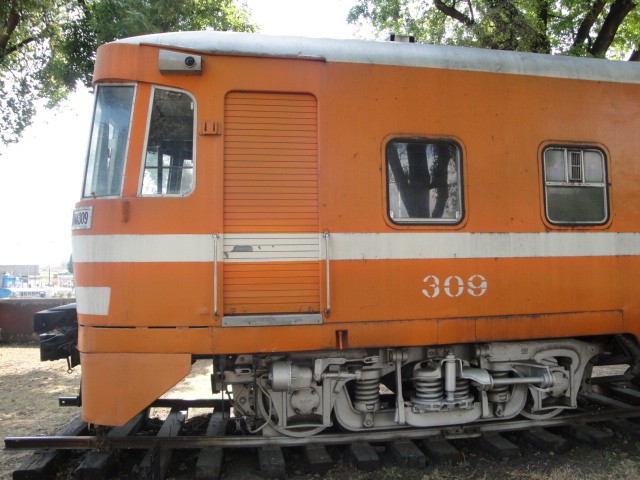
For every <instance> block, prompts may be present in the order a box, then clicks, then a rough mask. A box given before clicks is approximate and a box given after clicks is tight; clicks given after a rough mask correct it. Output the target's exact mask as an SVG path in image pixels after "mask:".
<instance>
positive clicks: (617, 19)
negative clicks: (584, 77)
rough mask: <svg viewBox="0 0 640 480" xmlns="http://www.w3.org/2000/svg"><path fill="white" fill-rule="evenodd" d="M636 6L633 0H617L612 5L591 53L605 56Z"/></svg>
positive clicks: (596, 55)
mask: <svg viewBox="0 0 640 480" xmlns="http://www.w3.org/2000/svg"><path fill="white" fill-rule="evenodd" d="M634 8H636V4H635V3H634V2H633V0H615V1H614V2H613V4H612V5H611V9H610V10H609V14H608V15H607V18H605V19H604V23H603V24H602V28H601V29H600V33H598V36H597V37H596V40H595V42H593V45H592V46H591V49H590V50H589V53H591V55H593V56H594V57H604V55H605V53H607V50H609V47H610V46H611V43H612V42H613V39H614V37H615V36H616V32H617V31H618V28H619V27H620V24H621V23H622V22H623V20H624V19H625V17H626V16H627V15H629V12H630V11H631V10H633V9H634Z"/></svg>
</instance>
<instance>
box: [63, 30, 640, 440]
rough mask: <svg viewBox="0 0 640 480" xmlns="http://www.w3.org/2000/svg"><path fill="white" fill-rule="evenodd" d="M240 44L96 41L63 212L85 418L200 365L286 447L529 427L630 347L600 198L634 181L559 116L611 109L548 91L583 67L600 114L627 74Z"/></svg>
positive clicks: (623, 227) (204, 38)
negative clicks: (78, 189)
mask: <svg viewBox="0 0 640 480" xmlns="http://www.w3.org/2000/svg"><path fill="white" fill-rule="evenodd" d="M252 38H253V37H250V36H247V37H244V36H230V37H228V38H227V37H225V36H223V35H221V34H217V33H211V40H210V39H209V34H208V33H205V34H194V35H193V36H191V37H190V36H189V35H188V34H185V36H184V37H182V36H177V37H173V36H154V37H153V39H152V40H153V41H148V40H149V39H143V40H135V39H133V40H131V41H124V42H122V43H116V44H110V45H107V46H105V47H102V50H101V51H100V52H99V55H98V62H97V64H96V72H95V78H96V79H97V82H98V83H97V85H96V106H95V114H94V120H93V128H92V132H91V141H90V147H89V153H88V161H87V167H86V174H85V181H84V186H83V198H82V200H81V201H80V202H79V204H78V206H77V208H76V212H75V214H74V220H73V229H74V237H73V248H74V252H73V255H74V262H75V263H76V272H77V284H78V288H77V297H78V319H79V324H80V327H79V330H78V337H79V349H80V351H81V353H82V355H81V360H82V363H83V397H84V398H83V409H84V411H83V415H84V417H85V419H87V420H89V421H91V422H93V423H98V424H122V423H124V422H126V421H127V420H128V419H129V418H130V417H131V416H132V415H134V414H136V413H137V412H139V411H140V410H142V409H143V408H145V407H146V406H147V405H148V404H149V403H151V402H152V401H153V400H155V399H156V398H157V397H158V396H160V395H161V394H162V393H164V391H166V390H167V389H168V388H170V387H171V386H172V385H174V384H175V383H177V381H179V380H180V379H181V378H182V377H184V376H185V375H186V374H187V373H188V372H189V371H190V366H191V360H192V358H195V357H196V356H198V357H203V356H204V357H208V358H212V359H213V363H214V373H213V378H212V385H213V388H214V390H216V391H225V392H231V393H232V396H233V402H234V409H236V412H237V413H238V414H239V415H241V416H245V417H247V418H249V419H250V421H249V427H248V431H251V432H254V433H257V432H261V433H263V434H265V435H292V436H305V435H311V434H314V433H317V432H320V431H322V430H324V429H325V428H328V427H330V426H332V425H333V424H335V422H337V423H339V424H340V425H341V426H342V427H344V428H346V429H348V430H352V431H360V430H362V431H365V430H370V429H394V428H400V427H402V426H403V425H405V426H406V425H409V426H414V427H430V426H442V425H454V424H460V423H470V422H475V421H484V420H492V419H498V418H500V419H507V418H513V417H515V416H517V415H524V416H528V417H529V418H533V419H540V418H547V417H549V416H553V415H557V414H558V413H560V412H562V411H563V410H566V409H570V408H574V407H575V406H576V405H577V395H578V392H579V390H580V388H582V386H583V378H584V376H585V375H588V374H589V370H590V368H591V364H592V363H596V362H603V361H606V360H602V358H604V357H606V356H607V355H608V353H609V352H610V351H616V352H618V353H621V355H620V357H623V358H624V360H625V361H628V362H629V363H632V360H633V358H640V353H638V348H637V345H636V344H635V340H633V338H632V335H629V336H624V334H629V333H632V334H634V335H636V334H638V333H640V327H639V326H638V321H637V312H638V311H639V310H638V308H637V306H635V305H636V302H637V301H636V300H635V296H634V295H632V293H633V292H635V290H634V288H635V287H629V286H626V285H625V286H623V285H622V284H621V280H620V278H622V277H625V276H630V275H632V273H630V272H631V271H632V269H633V265H636V263H634V262H637V258H638V256H639V254H640V251H639V250H638V248H637V238H638V233H637V223H634V221H635V220H637V219H636V217H635V215H636V213H635V212H634V211H632V209H631V208H628V207H626V206H625V205H624V204H623V203H622V202H618V203H617V206H618V208H617V210H615V209H614V208H613V207H612V205H614V202H613V200H614V199H615V198H614V197H615V194H617V195H618V198H623V197H627V198H629V197H630V196H632V195H633V194H632V193H630V192H632V191H633V190H632V186H631V181H630V180H629V179H628V178H625V175H624V172H625V168H628V169H633V168H635V169H636V170H634V175H635V174H640V172H637V167H634V166H625V167H624V168H621V167H620V165H621V164H620V163H614V162H613V161H612V159H613V158H620V157H621V156H625V155H626V156H628V153H629V151H631V150H632V148H631V147H629V146H628V145H627V146H622V147H621V146H619V145H616V142H615V141H614V140H616V139H619V138H620V137H621V134H620V133H619V132H615V131H613V130H612V129H610V128H606V129H604V128H602V129H600V128H597V125H596V123H595V122H581V123H579V124H577V123H576V122H575V121H574V120H573V121H572V119H575V118H576V117H582V116H584V117H585V118H596V117H598V119H599V120H601V119H600V118H599V116H604V117H606V116H607V115H610V111H611V110H612V107H610V106H609V105H600V104H597V105H595V104H589V105H586V104H578V103H576V102H571V101H570V100H567V99H568V98H570V97H571V96H572V95H573V96H577V97H580V95H582V96H586V95H589V94H593V93H594V89H596V86H595V83H594V82H593V80H594V79H598V78H597V77H598V75H601V77H602V78H599V80H602V81H604V82H609V83H608V85H610V88H611V92H612V93H611V95H610V96H609V97H608V101H609V102H611V103H612V104H616V105H618V106H620V105H621V104H622V102H623V101H624V99H626V98H628V97H629V95H630V93H629V92H631V91H634V92H635V91H637V85H635V84H633V82H632V81H630V80H628V79H629V78H631V76H630V75H628V74H627V76H626V77H625V78H626V79H627V80H628V81H627V83H624V82H619V83H615V82H613V81H612V79H611V78H609V77H607V75H609V73H608V70H607V69H604V68H596V67H594V68H593V69H590V68H585V67H583V66H580V65H578V64H577V63H571V64H570V65H569V67H567V68H564V67H563V71H562V72H561V73H557V72H553V73H554V75H556V76H553V75H546V74H545V75H546V76H545V75H542V74H538V73H537V70H536V68H541V63H544V62H542V61H541V60H540V59H539V58H537V57H535V58H534V57H530V58H529V57H527V59H525V60H526V62H528V63H526V62H525V63H526V64H527V65H528V67H527V68H530V69H531V70H529V71H527V72H525V73H524V74H523V73H522V71H521V70H519V68H520V66H521V59H520V58H516V59H514V58H511V57H509V54H507V53H505V52H491V53H486V52H469V51H466V50H465V51H464V52H463V53H464V54H461V57H462V58H463V61H461V63H459V64H456V65H453V64H452V63H450V62H454V61H455V59H454V57H455V55H452V57H451V59H449V58H446V59H445V60H442V59H443V58H444V57H443V56H442V54H441V50H440V49H438V48H437V47H433V48H435V50H433V51H432V50H431V48H432V47H426V46H415V47H416V50H411V53H409V54H407V53H404V51H403V50H392V49H390V48H389V46H380V45H376V44H374V45H369V44H368V43H362V44H361V43H358V44H357V46H358V48H361V49H363V50H362V51H363V52H365V54H361V53H359V50H358V49H349V48H343V47H342V46H338V44H334V43H330V42H329V43H325V42H324V41H320V40H318V41H309V42H310V43H309V44H308V45H307V46H308V50H307V46H305V47H304V48H302V47H301V48H298V46H297V45H293V46H291V45H289V44H288V43H287V42H286V41H285V42H284V43H283V44H280V43H279V42H273V43H269V42H270V41H269V40H264V39H263V40H264V41H261V42H258V43H255V42H253V40H252ZM174 39H177V40H175V41H174ZM237 39H239V40H240V42H241V46H239V47H238V46H237V45H236V44H235V43H234V42H235V40H237ZM163 42H165V43H163ZM225 42H228V43H225ZM242 42H244V43H242ZM220 45H222V46H220ZM225 45H227V46H226V47H225ZM247 45H250V46H251V45H253V46H252V47H251V48H249V47H247ZM256 45H257V47H256ZM282 45H284V47H283V46H282ZM305 45H306V44H305ZM263 48H264V49H266V51H263V50H261V49H263ZM412 48H413V47H412ZM243 49H245V50H243ZM443 51H444V50H443ZM194 52H195V53H198V55H196V54H195V53H194ZM292 52H293V53H292ZM305 52H307V53H305ZM314 52H315V53H314ZM421 52H422V53H421ZM434 52H435V53H434ZM458 53H459V52H458ZM452 65H453V66H452ZM469 65H473V68H471V67H469ZM592 70H593V71H596V73H595V74H594V73H593V71H592ZM567 72H568V73H567ZM547 73H548V72H547ZM557 75H560V77H557ZM562 75H564V77H563V76H562ZM398 78H402V79H403V85H404V84H406V85H404V86H401V87H399V86H398V82H397V79H398ZM617 81H618V80H617V79H616V82H617ZM614 83H615V84H614ZM549 84H553V85H554V88H553V89H549V88H548V85H549ZM504 85H508V87H509V88H508V89H506V90H508V92H510V93H509V94H508V95H506V94H505V95H504V98H503V97H501V96H500V95H499V92H500V88H503V87H504ZM503 89H504V88H503ZM633 89H635V90H633ZM443 92H444V93H448V94H447V95H445V94H444V93H443ZM496 92H497V93H496ZM576 92H577V93H576ZM461 93H462V94H461ZM445 97H446V98H447V100H446V102H443V101H442V98H445ZM580 98H581V97H580ZM469 99H471V100H469ZM445 103H446V104H445ZM522 103H525V104H527V105H529V107H530V108H531V117H532V120H531V121H530V123H529V124H527V125H525V122H524V121H522V122H521V123H516V122H515V121H514V119H515V118H518V119H521V118H522V117H523V114H522V108H521V104H522ZM558 105H560V106H561V107H562V108H558ZM594 105H595V106H594ZM569 107H571V108H569ZM572 108H573V109H575V110H577V112H574V111H573V110H572ZM551 110H553V111H554V112H556V113H555V114H554V116H553V118H549V117H548V112H549V111H551ZM630 110H633V109H630ZM434 112H435V113H434ZM627 113H628V112H627ZM606 118H609V117H606ZM628 118H632V116H631V115H628ZM633 118H635V117H633ZM633 121H635V122H636V123H635V124H636V125H637V119H634V120H633ZM625 131H626V133H629V132H628V131H627V130H625ZM626 137H628V138H632V136H631V135H626ZM614 178H615V182H614V181H613V179H614ZM613 213H615V215H614V214H613ZM614 216H616V222H617V223H616V224H615V225H614V224H613V219H614ZM612 225H613V226H614V228H612ZM634 229H635V230H634ZM618 255H622V256H624V257H625V258H629V259H631V261H630V262H629V264H628V265H627V264H622V263H621V262H619V261H618V258H617V256H618ZM575 292H579V295H578V294H575ZM626 304H632V305H634V306H632V307H631V308H630V309H627V307H626V306H625V305H626ZM625 309H626V310H625ZM616 335H617V337H616ZM607 358H611V357H607ZM149 367H151V368H153V369H154V371H155V372H157V377H156V378H154V379H149V378H147V375H146V371H147V370H146V369H147V368H149ZM120 371H126V372H127V373H128V375H127V376H126V378H122V377H121V376H119V375H118V373H117V372H120ZM380 385H384V386H385V387H386V388H387V389H388V390H389V391H390V392H392V395H391V396H389V394H386V395H382V396H381V395H380ZM121 398H126V401H125V402H122V401H121ZM115 405H118V408H117V409H116V408H115Z"/></svg>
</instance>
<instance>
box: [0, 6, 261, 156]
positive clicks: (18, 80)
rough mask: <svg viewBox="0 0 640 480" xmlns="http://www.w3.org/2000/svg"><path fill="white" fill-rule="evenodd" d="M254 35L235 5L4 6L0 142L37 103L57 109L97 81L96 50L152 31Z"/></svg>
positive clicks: (0, 9)
mask: <svg viewBox="0 0 640 480" xmlns="http://www.w3.org/2000/svg"><path fill="white" fill-rule="evenodd" d="M205 29H215V30H223V31H231V30H232V31H245V32H247V31H249V32H251V31H254V30H255V29H256V27H255V26H254V25H252V24H251V23H250V21H249V13H248V11H247V9H246V7H240V8H238V7H237V6H236V4H235V1H234V0H2V1H0V92H1V94H0V122H1V124H2V128H1V129H0V141H1V142H2V143H4V144H8V143H11V142H16V141H17V140H18V139H19V138H20V135H21V133H22V131H23V130H24V128H26V127H27V126H28V125H29V124H30V123H31V120H32V118H33V116H34V114H35V110H36V104H39V103H41V102H44V103H45V105H46V106H47V107H55V106H56V105H58V104H59V103H60V102H61V101H62V100H64V99H65V98H67V96H68V95H69V93H70V92H71V91H72V90H73V89H74V88H75V86H76V84H77V82H82V83H83V84H85V85H90V84H91V78H92V71H93V62H94V59H95V52H96V50H97V48H98V46H99V45H101V44H103V43H106V42H110V41H112V40H115V39H118V38H124V37H130V36H135V35H143V34H147V33H156V32H169V31H184V30H205Z"/></svg>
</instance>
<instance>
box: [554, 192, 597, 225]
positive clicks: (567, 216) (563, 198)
mask: <svg viewBox="0 0 640 480" xmlns="http://www.w3.org/2000/svg"><path fill="white" fill-rule="evenodd" d="M605 205H606V199H605V193H604V188H602V187H571V186H567V187H556V186H553V187H551V186H550V187H547V215H548V217H549V220H550V221H551V222H555V223H603V222H604V221H605V220H606V219H607V213H606V207H605Z"/></svg>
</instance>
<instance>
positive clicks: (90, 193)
mask: <svg viewBox="0 0 640 480" xmlns="http://www.w3.org/2000/svg"><path fill="white" fill-rule="evenodd" d="M134 90H135V89H134V87H133V86H130V85H128V86H121V85H118V86H102V85H101V86H99V87H98V91H97V94H96V106H95V111H94V115H93V127H92V129H91V143H90V145H89V155H88V158H87V172H86V177H85V182H84V192H83V195H84V197H107V196H119V195H120V194H121V193H122V179H123V177H124V165H125V159H126V152H127V143H128V140H129V127H130V125H131V112H132V110H133V96H134Z"/></svg>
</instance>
